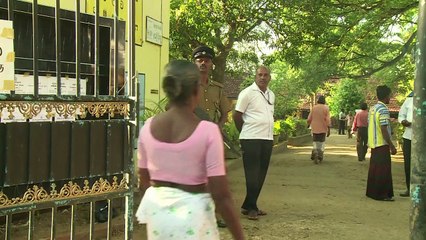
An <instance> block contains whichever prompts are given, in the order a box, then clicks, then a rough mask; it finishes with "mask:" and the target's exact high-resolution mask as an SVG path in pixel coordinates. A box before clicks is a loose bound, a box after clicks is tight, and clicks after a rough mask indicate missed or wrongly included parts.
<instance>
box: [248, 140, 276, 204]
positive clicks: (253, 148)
mask: <svg viewBox="0 0 426 240" xmlns="http://www.w3.org/2000/svg"><path fill="white" fill-rule="evenodd" d="M240 143H241V148H242V150H243V164H244V173H245V177H246V198H245V200H244V203H243V205H242V206H241V208H243V209H246V210H259V209H258V207H257V199H258V198H259V195H260V191H261V190H262V186H263V183H264V182H265V178H266V173H267V172H268V167H269V161H270V160H271V153H272V143H273V141H272V140H262V139H241V140H240Z"/></svg>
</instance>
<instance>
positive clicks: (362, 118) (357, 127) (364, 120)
mask: <svg viewBox="0 0 426 240" xmlns="http://www.w3.org/2000/svg"><path fill="white" fill-rule="evenodd" d="M360 107H361V111H359V112H357V113H356V114H355V118H354V122H353V124H352V132H357V135H356V152H357V155H358V161H365V155H366V154H367V149H368V129H367V127H368V110H367V108H368V106H367V103H365V102H363V103H361V106H360Z"/></svg>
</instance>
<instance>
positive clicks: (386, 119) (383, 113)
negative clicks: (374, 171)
mask: <svg viewBox="0 0 426 240" xmlns="http://www.w3.org/2000/svg"><path fill="white" fill-rule="evenodd" d="M381 126H387V130H388V133H389V136H390V135H391V125H390V114H389V109H388V107H387V106H386V105H385V104H384V103H382V102H380V101H379V102H378V103H377V104H376V105H374V107H372V108H371V109H370V112H369V113H368V146H369V147H370V148H377V147H380V146H384V145H388V144H389V143H387V142H386V141H385V139H384V138H383V134H382V129H381Z"/></svg>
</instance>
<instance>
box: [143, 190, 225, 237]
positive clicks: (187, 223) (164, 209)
mask: <svg viewBox="0 0 426 240" xmlns="http://www.w3.org/2000/svg"><path fill="white" fill-rule="evenodd" d="M214 208H215V206H214V202H213V200H212V198H211V196H210V194H209V193H189V192H185V191H182V190H180V189H177V188H171V187H149V188H148V189H147V190H146V192H145V195H144V197H143V198H142V200H141V203H140V205H139V208H138V210H137V212H136V218H137V220H138V221H139V223H146V226H147V235H148V239H149V240H153V239H194V240H195V239H197V240H198V239H203V240H204V239H206V240H209V239H212V240H217V239H219V232H218V230H217V225H216V217H215V209H214Z"/></svg>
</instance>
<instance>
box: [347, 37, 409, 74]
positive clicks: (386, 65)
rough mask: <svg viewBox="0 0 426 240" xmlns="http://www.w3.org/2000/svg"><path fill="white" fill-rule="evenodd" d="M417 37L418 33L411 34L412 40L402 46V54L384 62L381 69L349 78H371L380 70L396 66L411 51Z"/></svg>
mask: <svg viewBox="0 0 426 240" xmlns="http://www.w3.org/2000/svg"><path fill="white" fill-rule="evenodd" d="M416 35H417V31H414V32H413V33H412V34H411V36H410V38H409V39H408V40H407V42H405V44H404V45H403V46H402V51H401V52H400V54H398V55H397V56H396V57H395V58H393V59H392V60H390V61H386V62H383V64H382V65H381V66H380V67H378V68H375V69H372V70H370V71H368V72H367V73H365V74H361V75H349V77H351V78H366V77H370V76H371V75H373V74H374V73H376V72H379V71H380V70H382V69H384V68H386V67H389V66H392V65H394V64H395V63H397V62H398V61H399V60H401V59H402V58H403V57H404V56H405V54H407V52H408V50H410V48H411V45H412V43H413V41H414V39H415V38H416Z"/></svg>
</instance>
